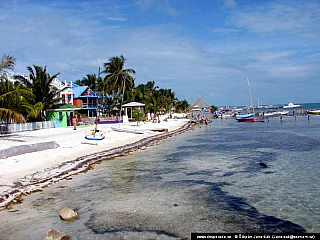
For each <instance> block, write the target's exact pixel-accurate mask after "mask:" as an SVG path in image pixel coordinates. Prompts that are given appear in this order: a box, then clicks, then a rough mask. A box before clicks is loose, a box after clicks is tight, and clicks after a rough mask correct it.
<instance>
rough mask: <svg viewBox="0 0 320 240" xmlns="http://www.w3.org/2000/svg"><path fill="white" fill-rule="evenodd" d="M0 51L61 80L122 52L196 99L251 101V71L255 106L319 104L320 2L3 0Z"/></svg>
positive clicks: (139, 72)
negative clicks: (45, 69) (57, 75)
mask: <svg viewBox="0 0 320 240" xmlns="http://www.w3.org/2000/svg"><path fill="white" fill-rule="evenodd" d="M0 53H1V54H3V53H6V54H7V55H13V56H14V57H15V58H16V59H17V61H16V72H19V73H27V70H26V67H27V66H31V65H33V64H35V65H41V66H45V65H46V66H47V70H48V72H49V73H50V74H51V75H53V74H55V73H57V72H60V73H61V75H60V76H59V79H60V80H65V79H66V80H76V79H81V78H82V77H84V76H86V74H93V73H96V74H97V73H98V68H99V67H102V66H103V63H105V62H108V59H109V58H110V57H113V56H120V55H121V54H123V55H124V56H125V58H126V59H127V60H126V64H125V68H133V69H135V70H136V75H135V78H136V85H138V84H140V83H146V82H148V81H152V80H153V81H155V82H156V84H157V85H158V86H159V87H161V88H171V89H172V90H174V91H175V93H176V95H177V97H178V98H179V99H180V100H183V99H186V100H187V101H188V102H189V103H190V104H191V103H193V102H194V101H195V100H196V99H197V98H198V97H200V98H202V99H204V100H205V101H206V102H208V103H209V104H214V105H217V106H223V105H249V104H250V96H249V91H248V87H247V81H246V78H247V77H248V78H249V80H250V85H251V90H252V94H253V99H254V102H255V104H257V101H258V97H259V99H260V100H261V101H262V104H287V103H288V102H289V101H293V102H294V103H302V102H304V103H305V102H320V94H319V90H320V77H319V76H320V1H319V0H317V1H315V0H313V1H312V0H308V1H302V0H301V1H300V0H299V1H295V0H288V1H281V0H278V1H262V0H260V1H259V0H198V1H196V0H130V1H129V0H128V1H122V0H96V1H78V0H77V1H55V0H50V1H47V0H40V1H36V0H33V1H32V0H15V1H14V0H3V1H0Z"/></svg>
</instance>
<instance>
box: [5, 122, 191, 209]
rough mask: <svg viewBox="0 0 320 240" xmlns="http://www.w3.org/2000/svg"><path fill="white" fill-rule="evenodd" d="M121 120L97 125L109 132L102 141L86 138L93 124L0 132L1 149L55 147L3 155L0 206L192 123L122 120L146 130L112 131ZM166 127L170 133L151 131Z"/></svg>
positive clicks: (171, 133) (176, 132)
mask: <svg viewBox="0 0 320 240" xmlns="http://www.w3.org/2000/svg"><path fill="white" fill-rule="evenodd" d="M113 126H116V127H118V126H119V124H100V125H98V129H99V130H102V131H104V132H105V133H106V138H105V139H103V140H101V141H93V140H91V141H90V140H87V139H85V132H86V130H88V129H93V128H94V126H88V127H81V128H80V127H78V128H77V130H73V128H52V129H43V130H37V131H28V132H18V133H12V134H7V135H1V137H0V139H1V141H0V149H1V150H4V149H8V148H10V147H18V146H23V145H30V146H35V145H34V144H41V143H45V142H51V143H52V142H55V143H56V144H57V147H56V148H51V149H46V150H41V151H33V152H29V153H24V154H20V155H14V156H10V157H7V158H1V159H0V208H1V209H3V208H4V207H6V206H7V205H8V204H9V203H10V202H12V201H13V202H15V201H17V200H15V198H17V197H19V196H20V195H25V194H28V193H30V192H33V191H37V190H39V189H41V188H42V187H45V186H47V185H49V184H52V183H54V182H56V181H59V180H60V179H63V178H68V177H70V176H71V175H73V174H76V173H79V172H83V171H85V170H87V169H88V168H90V165H91V164H93V163H95V162H97V161H100V160H101V159H102V158H113V157H116V156H119V155H123V154H126V153H128V152H130V151H134V150H137V149H139V148H141V147H143V146H145V145H149V144H154V143H155V142H156V141H159V140H161V139H163V138H166V137H169V136H172V135H174V134H179V133H181V132H183V131H186V130H187V129H188V127H189V125H188V119H169V120H168V121H161V122H160V123H152V122H146V123H141V124H140V125H139V126H137V124H136V123H125V124H121V126H122V127H126V128H134V129H140V130H143V131H144V134H134V133H126V132H117V131H113V130H112V129H111V127H113ZM159 128H166V129H168V132H167V133H163V132H153V131H149V130H151V129H159Z"/></svg>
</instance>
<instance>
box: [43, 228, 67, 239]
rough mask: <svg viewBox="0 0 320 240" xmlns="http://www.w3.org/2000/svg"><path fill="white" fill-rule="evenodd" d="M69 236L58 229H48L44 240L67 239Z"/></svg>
mask: <svg viewBox="0 0 320 240" xmlns="http://www.w3.org/2000/svg"><path fill="white" fill-rule="evenodd" d="M69 239H70V236H69V235H66V234H64V233H62V232H60V231H58V230H54V229H50V230H49V231H48V232H47V235H46V237H45V239H44V240H69Z"/></svg>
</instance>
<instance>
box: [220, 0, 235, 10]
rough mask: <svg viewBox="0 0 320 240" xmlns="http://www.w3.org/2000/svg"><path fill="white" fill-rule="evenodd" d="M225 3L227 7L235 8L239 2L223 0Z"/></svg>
mask: <svg viewBox="0 0 320 240" xmlns="http://www.w3.org/2000/svg"><path fill="white" fill-rule="evenodd" d="M223 3H224V5H225V6H226V7H229V8H234V7H236V6H237V3H236V1H235V0H223Z"/></svg>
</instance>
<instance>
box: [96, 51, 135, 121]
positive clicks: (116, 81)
mask: <svg viewBox="0 0 320 240" xmlns="http://www.w3.org/2000/svg"><path fill="white" fill-rule="evenodd" d="M125 61H126V59H125V58H124V57H123V55H121V56H120V57H111V58H110V59H109V62H108V63H104V68H105V69H104V70H103V71H102V72H101V73H105V74H107V75H106V76H105V78H104V86H105V90H106V92H107V93H108V94H112V93H121V92H122V100H121V107H120V118H121V112H122V104H123V97H124V93H125V89H126V88H127V89H128V90H131V89H132V88H133V87H134V79H133V77H132V76H131V75H130V74H135V73H136V72H135V70H133V69H130V68H129V69H123V67H124V62H125Z"/></svg>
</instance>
